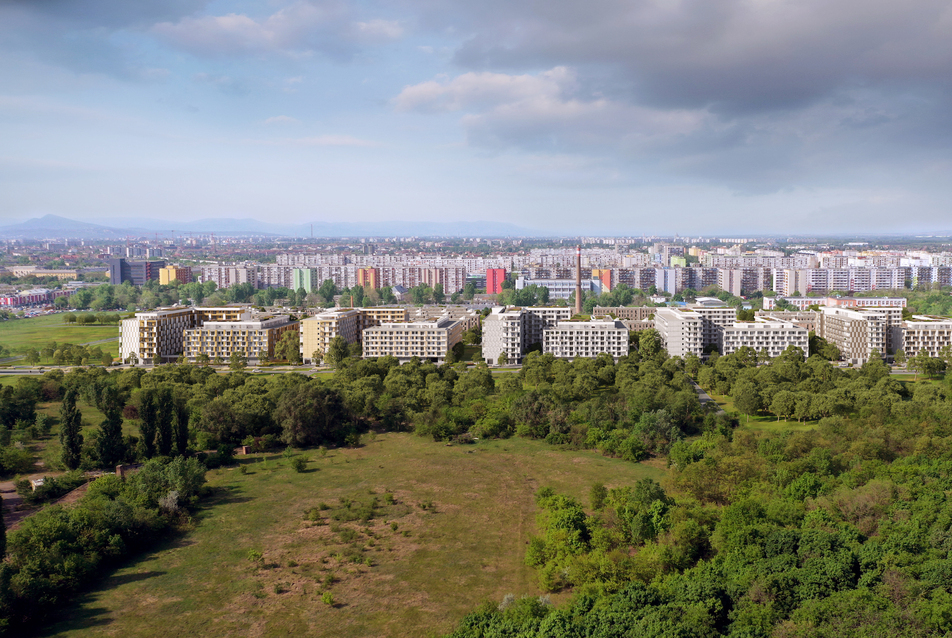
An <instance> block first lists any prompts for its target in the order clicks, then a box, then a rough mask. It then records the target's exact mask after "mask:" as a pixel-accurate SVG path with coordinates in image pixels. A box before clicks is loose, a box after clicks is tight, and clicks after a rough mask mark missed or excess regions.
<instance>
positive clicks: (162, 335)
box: [119, 306, 250, 364]
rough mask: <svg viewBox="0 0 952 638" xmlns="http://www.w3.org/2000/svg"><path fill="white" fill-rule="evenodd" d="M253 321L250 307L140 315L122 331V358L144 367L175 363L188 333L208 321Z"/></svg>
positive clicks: (125, 322)
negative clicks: (144, 365) (246, 319)
mask: <svg viewBox="0 0 952 638" xmlns="http://www.w3.org/2000/svg"><path fill="white" fill-rule="evenodd" d="M245 318H248V319H250V314H249V311H248V309H247V307H246V306H226V307H223V308H182V307H180V308H162V309H159V310H153V311H150V312H137V313H136V314H135V317H133V318H131V319H123V320H122V323H121V324H120V327H119V358H120V360H122V361H135V362H136V363H143V364H158V363H167V362H169V361H174V360H175V359H177V358H178V357H179V356H181V354H182V353H183V351H184V338H185V331H186V330H188V329H190V328H196V327H199V326H201V325H203V324H204V323H205V322H207V321H241V320H242V319H245Z"/></svg>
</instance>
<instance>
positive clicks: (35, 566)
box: [0, 457, 205, 636]
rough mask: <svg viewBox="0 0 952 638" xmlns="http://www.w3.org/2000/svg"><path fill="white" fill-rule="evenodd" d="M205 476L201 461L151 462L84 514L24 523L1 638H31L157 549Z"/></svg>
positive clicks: (87, 505)
mask: <svg viewBox="0 0 952 638" xmlns="http://www.w3.org/2000/svg"><path fill="white" fill-rule="evenodd" d="M204 473H205V470H204V468H203V467H202V466H201V464H199V463H197V461H195V460H194V459H192V460H188V461H187V460H185V459H183V458H181V457H180V458H178V459H176V460H175V461H172V462H171V463H168V464H165V463H163V462H161V461H158V460H154V461H150V462H149V463H147V464H146V465H145V466H144V467H143V469H142V471H140V472H139V473H137V474H135V475H134V476H133V478H132V479H130V480H129V481H128V482H126V483H123V482H122V481H121V480H120V479H118V478H117V477H116V476H114V475H107V476H105V477H103V478H101V479H98V480H97V481H95V482H94V483H93V484H92V485H90V487H89V490H88V492H87V493H86V495H85V496H84V497H83V498H82V499H81V500H80V501H79V503H78V504H77V505H76V506H74V507H72V508H70V509H65V508H63V507H60V506H51V507H48V508H46V509H44V510H42V511H40V512H39V513H37V514H35V515H34V516H31V517H30V518H28V519H26V520H25V521H23V523H22V524H21V526H20V528H19V529H17V530H16V531H15V532H12V533H11V534H10V535H9V537H8V539H7V541H8V544H7V549H8V550H9V557H8V561H7V562H6V563H3V564H2V565H0V634H4V635H10V636H17V635H23V634H24V631H25V627H26V626H27V625H29V624H30V623H33V622H36V621H37V620H40V619H42V618H44V617H46V616H47V615H48V614H49V612H50V610H51V609H53V608H56V607H57V606H59V605H61V604H62V603H63V602H65V601H66V600H67V599H68V598H69V597H70V596H71V595H72V594H73V593H75V592H76V591H78V590H80V589H81V588H82V587H84V586H85V585H86V584H87V583H89V582H90V581H91V580H93V579H94V578H96V577H97V576H98V575H99V574H100V573H102V571H103V570H104V569H105V568H107V567H108V566H110V565H113V564H115V563H116V562H117V561H119V560H121V559H122V558H123V557H125V556H128V555H131V554H133V553H135V552H138V551H141V550H142V549H144V548H146V547H148V546H149V545H151V544H152V543H154V542H155V541H156V540H157V539H158V538H159V536H160V534H161V533H162V532H163V530H165V529H166V528H167V527H169V525H170V523H173V522H174V521H175V520H176V517H177V512H178V508H179V504H181V505H187V504H190V503H192V502H194V500H195V498H196V497H197V495H198V491H199V488H200V487H201V485H202V484H203V483H204Z"/></svg>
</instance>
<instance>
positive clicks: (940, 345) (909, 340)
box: [902, 315, 952, 357]
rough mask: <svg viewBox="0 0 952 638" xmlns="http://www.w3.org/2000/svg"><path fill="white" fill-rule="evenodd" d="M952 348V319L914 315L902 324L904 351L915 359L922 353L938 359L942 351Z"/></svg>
mask: <svg viewBox="0 0 952 638" xmlns="http://www.w3.org/2000/svg"><path fill="white" fill-rule="evenodd" d="M950 346H952V319H950V318H948V317H933V316H931V315H913V317H912V319H911V320H909V321H903V322H902V351H903V352H904V353H905V355H906V356H907V357H914V356H916V355H917V354H919V353H920V352H922V351H925V352H927V353H928V354H929V356H930V357H938V356H940V355H941V353H942V350H943V349H944V348H946V347H950Z"/></svg>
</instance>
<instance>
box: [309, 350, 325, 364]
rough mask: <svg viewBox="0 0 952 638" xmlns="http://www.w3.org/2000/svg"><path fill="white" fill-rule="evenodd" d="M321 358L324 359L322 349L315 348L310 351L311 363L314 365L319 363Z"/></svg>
mask: <svg viewBox="0 0 952 638" xmlns="http://www.w3.org/2000/svg"><path fill="white" fill-rule="evenodd" d="M323 360H324V351H323V350H315V351H314V352H312V353H311V363H313V364H314V365H315V366H319V365H321V361H323Z"/></svg>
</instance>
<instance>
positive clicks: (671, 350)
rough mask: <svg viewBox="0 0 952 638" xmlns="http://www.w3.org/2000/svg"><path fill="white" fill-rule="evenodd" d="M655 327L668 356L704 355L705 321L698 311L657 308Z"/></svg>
mask: <svg viewBox="0 0 952 638" xmlns="http://www.w3.org/2000/svg"><path fill="white" fill-rule="evenodd" d="M654 327H655V330H657V331H658V335H659V336H660V337H661V344H662V346H663V347H664V349H665V350H666V351H667V352H668V356H671V357H681V358H682V359H683V358H685V357H687V356H688V355H691V354H695V355H697V356H699V357H700V356H701V355H703V354H704V337H703V335H704V319H703V317H702V316H701V315H700V313H698V312H697V311H696V309H693V308H692V309H688V308H657V309H656V312H655V316H654Z"/></svg>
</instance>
